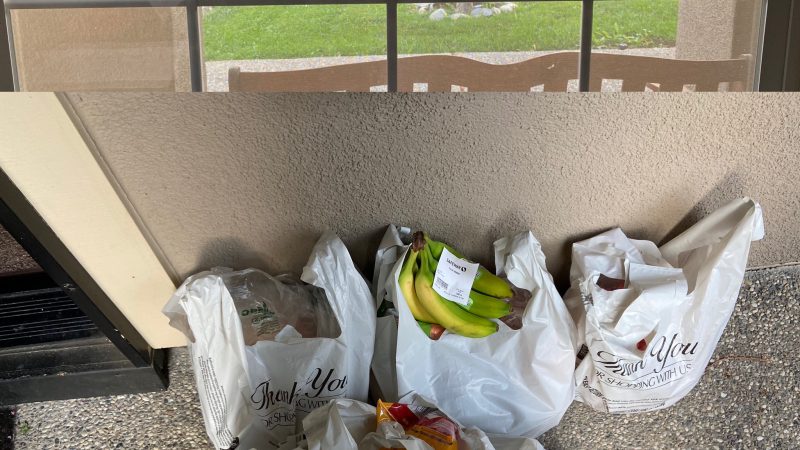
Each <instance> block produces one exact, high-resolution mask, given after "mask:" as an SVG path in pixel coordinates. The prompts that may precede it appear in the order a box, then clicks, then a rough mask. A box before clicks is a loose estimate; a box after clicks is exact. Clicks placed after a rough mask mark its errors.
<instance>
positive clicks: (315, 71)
mask: <svg viewBox="0 0 800 450" xmlns="http://www.w3.org/2000/svg"><path fill="white" fill-rule="evenodd" d="M202 28H203V55H204V59H205V78H206V90H208V91H229V90H230V91H283V92H285V91H311V92H313V91H367V92H369V91H380V90H383V91H385V90H386V83H387V75H386V73H387V72H386V70H387V69H386V6H385V5H292V6H242V7H227V6H223V7H205V8H202Z"/></svg>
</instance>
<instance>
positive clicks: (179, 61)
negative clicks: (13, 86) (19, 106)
mask: <svg viewBox="0 0 800 450" xmlns="http://www.w3.org/2000/svg"><path fill="white" fill-rule="evenodd" d="M12 19H13V27H14V45H15V52H16V57H17V66H18V70H19V80H20V84H21V87H22V90H26V91H60V90H73V91H80V90H148V91H188V90H190V88H191V85H190V82H189V77H188V73H189V59H188V58H189V55H188V43H187V39H188V38H187V34H186V12H185V10H182V9H180V8H112V9H42V10H38V9H36V10H14V11H13V14H12Z"/></svg>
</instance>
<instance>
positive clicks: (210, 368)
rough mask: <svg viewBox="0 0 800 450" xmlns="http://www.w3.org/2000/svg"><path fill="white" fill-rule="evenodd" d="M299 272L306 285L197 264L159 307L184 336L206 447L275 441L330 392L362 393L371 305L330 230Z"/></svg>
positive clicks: (269, 445)
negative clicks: (208, 441)
mask: <svg viewBox="0 0 800 450" xmlns="http://www.w3.org/2000/svg"><path fill="white" fill-rule="evenodd" d="M301 280H302V281H304V282H306V283H308V285H303V284H300V283H292V282H289V281H287V280H285V279H282V278H281V277H271V276H270V275H267V274H266V273H264V272H261V271H258V270H254V269H248V270H243V271H239V272H234V271H231V270H230V269H227V270H215V271H211V272H203V273H200V274H197V275H194V276H192V277H190V278H189V279H187V280H186V281H185V282H184V283H183V285H181V287H180V288H178V290H177V292H175V294H174V295H173V297H172V298H171V299H170V301H169V302H168V303H167V305H166V306H165V307H164V314H166V315H167V316H168V317H169V318H170V324H172V325H173V326H174V327H175V328H177V329H179V330H180V331H182V332H183V333H184V334H186V336H187V337H188V338H189V340H190V343H189V350H190V353H191V357H192V365H193V368H194V374H195V380H196V382H197V390H198V393H199V396H200V404H201V408H202V411H203V419H204V421H205V425H206V431H207V432H208V435H209V437H210V438H211V441H212V442H213V444H214V446H215V447H217V448H223V449H226V448H229V447H230V446H231V445H236V443H238V445H239V446H240V448H246V449H251V448H255V449H274V448H278V446H279V445H280V444H281V443H282V442H284V441H285V440H286V439H287V438H288V437H289V436H292V435H295V434H297V433H298V432H299V430H301V421H302V419H303V417H305V416H306V415H307V414H309V413H310V412H311V411H313V410H314V409H316V408H319V407H321V406H324V405H326V404H327V403H328V402H329V401H330V400H332V399H337V398H350V399H357V400H366V398H367V389H368V383H369V366H370V361H371V359H372V350H373V345H374V340H375V306H374V301H373V299H372V295H371V294H370V290H369V287H368V286H367V283H366V282H365V281H364V279H363V277H362V276H361V274H360V273H359V272H358V270H357V269H356V268H355V266H354V265H353V261H352V260H351V258H350V255H349V253H348V251H347V249H346V248H345V246H344V244H343V243H342V241H341V240H339V238H338V237H336V236H335V235H333V234H332V233H325V234H324V235H323V236H322V237H321V238H320V239H319V241H318V242H317V244H316V245H315V246H314V249H313V251H312V253H311V256H310V258H309V260H308V263H307V264H306V266H305V268H304V269H303V274H302V276H301Z"/></svg>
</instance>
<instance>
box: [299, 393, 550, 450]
mask: <svg viewBox="0 0 800 450" xmlns="http://www.w3.org/2000/svg"><path fill="white" fill-rule="evenodd" d="M375 416H376V413H375V406H372V405H368V404H366V403H362V402H358V401H354V400H335V401H332V402H330V403H328V404H327V405H326V406H324V407H322V408H319V409H317V410H315V411H314V412H312V413H311V414H309V415H308V416H306V418H305V419H304V420H303V428H304V431H305V435H306V441H305V442H301V443H300V445H299V446H298V447H296V449H297V450H301V449H302V450H305V449H308V450H381V449H386V448H393V449H401V448H402V449H406V450H433V449H432V447H431V446H430V445H428V444H427V443H425V442H423V441H421V440H419V439H417V438H415V437H411V436H402V437H395V436H385V435H382V434H380V433H377V432H376V430H375V428H376V417H375ZM458 448H459V450H543V449H544V448H543V447H542V445H541V444H539V442H537V441H536V440H535V439H530V438H522V437H499V436H498V437H495V436H487V435H486V434H485V433H484V432H482V431H481V430H479V429H478V428H474V427H472V428H463V427H462V428H461V430H460V441H459V446H458Z"/></svg>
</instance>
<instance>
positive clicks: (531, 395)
mask: <svg viewBox="0 0 800 450" xmlns="http://www.w3.org/2000/svg"><path fill="white" fill-rule="evenodd" d="M402 248H403V250H405V251H404V252H400V255H399V257H398V259H397V261H396V262H395V266H394V270H393V271H392V273H391V275H390V276H389V278H388V283H389V284H388V286H387V291H388V292H389V295H390V298H391V300H392V301H393V303H394V305H395V307H396V308H397V311H398V313H399V323H398V331H397V343H396V349H397V351H396V357H395V367H396V376H397V392H398V394H399V397H400V401H401V402H403V403H410V402H409V401H408V399H409V398H411V397H412V396H413V395H414V394H418V395H419V396H420V397H423V398H425V399H428V400H430V402H431V403H433V404H435V405H436V406H437V407H438V408H439V409H440V410H441V411H442V412H443V413H444V414H446V415H447V416H448V417H450V418H452V419H454V420H456V421H458V423H460V424H462V425H464V426H467V427H479V428H480V429H481V430H483V431H485V432H486V433H490V434H497V435H511V436H527V437H536V436H539V435H540V434H542V433H544V432H545V431H547V430H548V429H549V428H551V427H553V426H555V425H556V424H558V422H559V421H560V420H561V417H562V416H563V414H564V412H565V411H566V409H567V407H568V406H569V405H570V403H572V400H573V394H574V383H573V382H572V376H573V373H574V370H575V339H576V337H575V328H574V324H573V322H572V319H571V318H570V316H569V313H568V311H567V309H566V307H565V306H564V302H563V301H562V300H561V296H560V295H559V294H558V291H557V290H556V288H555V285H553V280H552V277H551V276H550V274H549V273H548V272H547V269H546V267H545V261H544V260H545V258H544V253H542V250H541V246H540V245H539V242H538V241H537V240H536V239H535V238H534V237H533V234H532V233H530V232H524V233H520V234H517V235H515V236H510V237H507V238H503V239H500V240H498V241H496V242H495V244H494V249H495V266H496V267H497V270H498V272H497V276H496V277H494V278H491V279H492V280H493V281H492V284H495V288H496V289H495V288H491V289H492V291H493V292H489V294H491V293H494V294H496V295H498V294H499V295H508V291H505V292H500V290H501V289H503V286H502V285H500V284H498V283H497V280H500V281H502V282H503V283H510V285H511V286H514V287H516V288H519V289H520V290H524V291H526V292H528V293H530V295H531V298H530V301H527V303H526V306H525V308H524V310H523V312H522V315H521V318H520V320H519V322H520V323H519V325H520V326H519V328H518V329H513V328H512V327H510V326H509V325H507V324H506V323H505V322H503V321H501V320H497V319H488V318H480V319H481V320H480V322H481V323H485V322H483V321H486V322H489V324H491V325H486V326H485V327H483V328H482V327H481V326H476V327H473V329H484V328H485V330H486V331H489V332H490V333H488V335H485V336H483V337H468V336H465V335H463V334H472V333H471V332H470V331H469V330H468V331H467V332H466V333H464V332H463V330H464V329H463V328H456V327H453V326H452V325H453V324H452V323H440V325H442V326H444V327H445V328H448V330H449V331H448V332H446V333H444V334H443V335H442V336H441V337H440V338H439V339H438V340H431V338H430V337H429V336H430V334H429V333H426V332H425V331H423V329H422V328H421V327H420V325H419V324H418V322H417V320H418V319H417V318H415V315H414V314H413V313H412V311H411V307H410V306H409V305H410V303H411V302H413V301H414V299H413V298H412V299H411V302H409V298H411V295H412V294H411V293H410V290H409V289H408V279H407V273H406V278H404V279H403V280H401V278H400V277H401V275H402V274H403V268H404V265H405V263H406V262H407V261H408V260H407V259H406V255H408V254H410V253H411V252H413V251H414V249H413V247H411V246H406V247H402ZM451 253H452V252H451ZM434 255H435V253H434ZM417 257H419V254H418V256H417ZM434 257H435V256H434ZM439 258H440V259H439V261H438V264H439V265H441V264H443V262H442V261H441V258H442V256H441V255H440V257H439ZM454 262H456V263H457V264H458V265H462V263H460V262H458V261H454ZM428 264H431V262H430V261H429V262H428ZM446 264H449V263H446ZM407 267H408V266H406V270H407ZM420 267H421V266H420ZM465 267H466V266H465ZM476 269H477V270H480V269H479V268H476ZM477 270H476V271H477ZM412 273H413V268H412ZM415 278H416V277H415ZM427 283H428V281H427V280H426V285H427ZM415 284H416V283H415ZM414 287H415V289H416V286H414ZM423 287H424V288H425V289H427V286H423ZM506 288H507V287H506ZM469 292H471V289H468V290H465V291H464V292H462V298H463V294H467V295H468V294H469ZM415 293H419V292H418V291H416V290H415ZM440 296H441V294H440ZM512 298H513V290H512ZM436 300H437V301H439V300H440V299H438V298H437V299H436ZM442 301H448V300H442ZM450 303H453V302H450ZM445 307H446V308H447V310H446V311H449V312H452V311H456V312H457V313H458V315H459V316H460V317H464V315H463V314H461V312H459V311H458V310H456V309H454V308H459V309H461V310H462V311H464V312H466V313H469V311H466V310H464V309H463V308H461V307H460V306H458V305H455V303H453V305H449V306H445ZM445 307H442V308H445ZM467 317H469V316H467ZM435 320H441V319H435ZM456 325H457V324H456ZM495 330H497V331H495ZM452 331H455V332H452ZM377 358H378V356H377V355H376V359H377ZM382 365H383V364H382Z"/></svg>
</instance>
